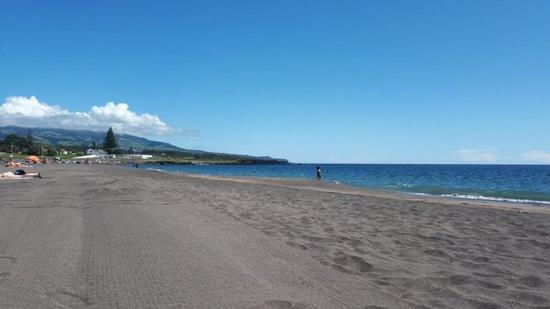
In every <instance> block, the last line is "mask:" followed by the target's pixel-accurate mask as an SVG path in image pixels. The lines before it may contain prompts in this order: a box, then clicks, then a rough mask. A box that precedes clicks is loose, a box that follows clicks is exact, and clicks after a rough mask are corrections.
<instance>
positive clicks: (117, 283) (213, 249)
mask: <svg viewBox="0 0 550 309" xmlns="http://www.w3.org/2000/svg"><path fill="white" fill-rule="evenodd" d="M33 169H35V170H37V171H38V170H40V171H42V172H43V176H44V179H40V180H39V179H37V180H32V181H18V182H9V181H3V182H0V193H1V195H2V199H3V200H2V204H1V205H0V304H6V306H7V307H29V308H30V307H40V308H56V307H59V306H66V307H91V308H111V307H117V306H118V307H120V308H145V307H147V308H151V307H154V308H166V307H172V308H187V307H194V308H212V307H216V308H246V307H251V308H547V307H548V306H549V305H550V292H549V291H550V289H549V287H550V256H549V252H550V241H549V240H548V239H549V238H550V212H549V211H548V209H547V208H544V207H535V206H530V205H514V204H511V203H497V202H484V201H464V200H458V199H449V198H446V199H444V198H435V197H434V198H432V197H425V196H413V195H410V194H399V193H392V192H385V191H375V190H368V189H362V188H357V187H349V186H341V185H335V184H330V183H322V184H318V183H315V182H314V181H307V180H287V179H285V180H282V179H269V178H238V177H230V178H228V177H211V176H198V175H192V176H191V175H175V174H172V173H155V172H150V171H144V170H139V169H131V168H123V167H113V166H101V165H49V166H48V165H44V166H36V167H34V168H33ZM292 306H294V307H292Z"/></svg>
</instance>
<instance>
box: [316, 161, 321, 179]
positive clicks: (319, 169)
mask: <svg viewBox="0 0 550 309" xmlns="http://www.w3.org/2000/svg"><path fill="white" fill-rule="evenodd" d="M317 180H318V181H321V167H320V166H319V165H317Z"/></svg>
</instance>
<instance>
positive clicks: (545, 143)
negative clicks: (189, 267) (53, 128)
mask: <svg viewBox="0 0 550 309" xmlns="http://www.w3.org/2000/svg"><path fill="white" fill-rule="evenodd" d="M548 12H550V1H170V2H168V1H154V2H152V1H143V2H139V1H9V2H7V1H4V2H2V3H0V73H1V74H0V104H2V105H0V113H1V114H0V124H4V125H5V124H20V125H33V124H40V125H47V124H50V123H51V124H52V125H56V124H57V125H59V124H60V123H63V124H64V125H65V126H67V127H75V128H78V127H79V126H86V127H89V128H93V129H100V128H102V126H106V125H109V121H112V122H116V123H115V125H116V127H117V128H120V130H122V131H127V132H130V133H135V134H139V135H142V136H148V137H152V138H154V139H158V140H164V141H168V142H172V143H174V144H176V145H178V146H181V147H188V148H200V149H205V150H211V151H221V152H232V153H246V154H253V155H271V156H275V157H283V158H288V159H290V160H292V161H295V162H361V163H363V162H364V163H370V162H374V163H461V162H469V163H550V121H549V120H548V119H550V90H549V89H550V56H549V55H550V39H549V38H550V18H548ZM33 96H34V98H32V97H33ZM108 102H112V103H111V104H108ZM121 102H124V103H126V104H127V105H121V104H120V103H121ZM94 106H95V108H93V107H94ZM31 110H32V111H31ZM144 114H148V115H144Z"/></svg>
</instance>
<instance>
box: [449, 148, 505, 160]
mask: <svg viewBox="0 0 550 309" xmlns="http://www.w3.org/2000/svg"><path fill="white" fill-rule="evenodd" d="M458 155H459V157H460V160H461V161H462V162H466V163H495V162H496V160H497V159H496V156H495V154H494V153H493V151H492V150H489V149H481V150H480V149H461V150H459V151H458Z"/></svg>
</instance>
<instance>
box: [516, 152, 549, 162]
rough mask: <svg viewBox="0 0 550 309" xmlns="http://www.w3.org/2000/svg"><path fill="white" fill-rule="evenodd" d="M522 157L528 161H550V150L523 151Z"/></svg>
mask: <svg viewBox="0 0 550 309" xmlns="http://www.w3.org/2000/svg"><path fill="white" fill-rule="evenodd" d="M521 159H522V160H523V161H525V162H528V163H550V151H549V152H546V151H542V150H532V151H529V152H525V153H522V154H521Z"/></svg>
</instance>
